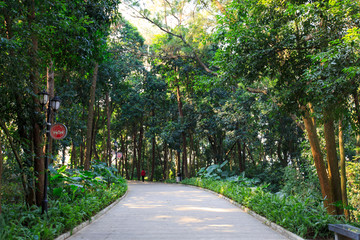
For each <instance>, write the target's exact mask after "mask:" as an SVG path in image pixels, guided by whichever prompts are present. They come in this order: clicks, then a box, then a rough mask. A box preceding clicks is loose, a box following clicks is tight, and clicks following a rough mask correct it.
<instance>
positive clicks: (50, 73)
mask: <svg viewBox="0 0 360 240" xmlns="http://www.w3.org/2000/svg"><path fill="white" fill-rule="evenodd" d="M46 75H47V93H48V94H49V101H50V100H51V99H53V98H54V96H55V80H54V76H55V73H54V63H53V61H52V60H51V61H50V63H49V66H48V67H47V69H46ZM48 104H50V102H49V103H48ZM54 116H55V113H54V115H53V114H50V123H51V124H53V123H54V120H55V119H54ZM47 141H48V142H49V148H48V153H47V154H48V156H49V157H48V161H49V163H53V162H54V159H53V158H52V157H51V156H52V149H53V139H52V138H51V137H50V138H49V139H47ZM44 151H45V147H44Z"/></svg>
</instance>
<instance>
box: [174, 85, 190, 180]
mask: <svg viewBox="0 0 360 240" xmlns="http://www.w3.org/2000/svg"><path fill="white" fill-rule="evenodd" d="M176 96H177V102H178V110H179V117H180V122H181V124H183V123H184V113H183V105H182V100H181V93H180V86H179V83H177V84H176ZM181 136H182V140H183V145H182V154H183V164H182V165H183V169H182V171H181V172H182V177H186V175H187V174H186V172H187V169H186V168H187V164H186V162H187V156H186V133H185V132H183V133H182V134H181ZM179 154H180V152H179ZM179 164H180V158H179ZM179 169H180V167H179ZM184 173H185V174H186V175H185V176H184Z"/></svg>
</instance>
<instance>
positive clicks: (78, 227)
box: [55, 187, 129, 240]
mask: <svg viewBox="0 0 360 240" xmlns="http://www.w3.org/2000/svg"><path fill="white" fill-rule="evenodd" d="M128 192H129V187H128V188H127V190H126V192H125V194H124V195H122V196H121V197H120V198H118V199H117V200H115V201H114V202H113V203H112V204H110V205H109V206H107V207H106V208H104V209H103V210H101V211H100V212H98V213H97V214H96V215H94V216H92V217H91V218H90V219H89V220H87V221H85V222H83V223H81V224H80V225H78V226H76V227H75V228H74V229H72V230H70V231H68V232H66V233H63V234H61V235H60V236H58V237H57V238H55V240H65V239H67V238H69V237H70V236H72V235H74V234H75V233H77V232H78V231H80V230H81V229H83V228H85V227H86V226H88V225H90V224H91V223H92V222H93V221H95V220H96V219H99V218H100V217H102V216H103V215H105V213H107V212H108V211H109V210H110V209H112V208H113V207H114V206H115V205H116V204H118V203H119V202H120V201H121V200H123V199H124V198H125V197H126V196H127V194H128Z"/></svg>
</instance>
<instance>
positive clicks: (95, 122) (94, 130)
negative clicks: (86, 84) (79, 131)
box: [90, 106, 106, 162]
mask: <svg viewBox="0 0 360 240" xmlns="http://www.w3.org/2000/svg"><path fill="white" fill-rule="evenodd" d="M96 109H97V111H98V114H97V117H96V116H94V120H93V125H92V133H91V146H92V147H91V151H90V159H91V158H92V157H91V156H93V158H95V159H97V160H100V156H99V154H98V151H97V148H96V136H97V133H98V122H99V120H100V106H97V107H96ZM105 162H106V160H105Z"/></svg>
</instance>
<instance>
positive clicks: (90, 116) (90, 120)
mask: <svg viewBox="0 0 360 240" xmlns="http://www.w3.org/2000/svg"><path fill="white" fill-rule="evenodd" d="M98 68H99V64H98V63H95V67H94V73H93V79H92V84H91V88H90V100H89V113H88V119H87V126H86V129H87V130H86V148H85V163H84V169H85V170H89V169H90V162H91V143H92V129H93V120H94V103H95V90H96V80H97V74H98Z"/></svg>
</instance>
